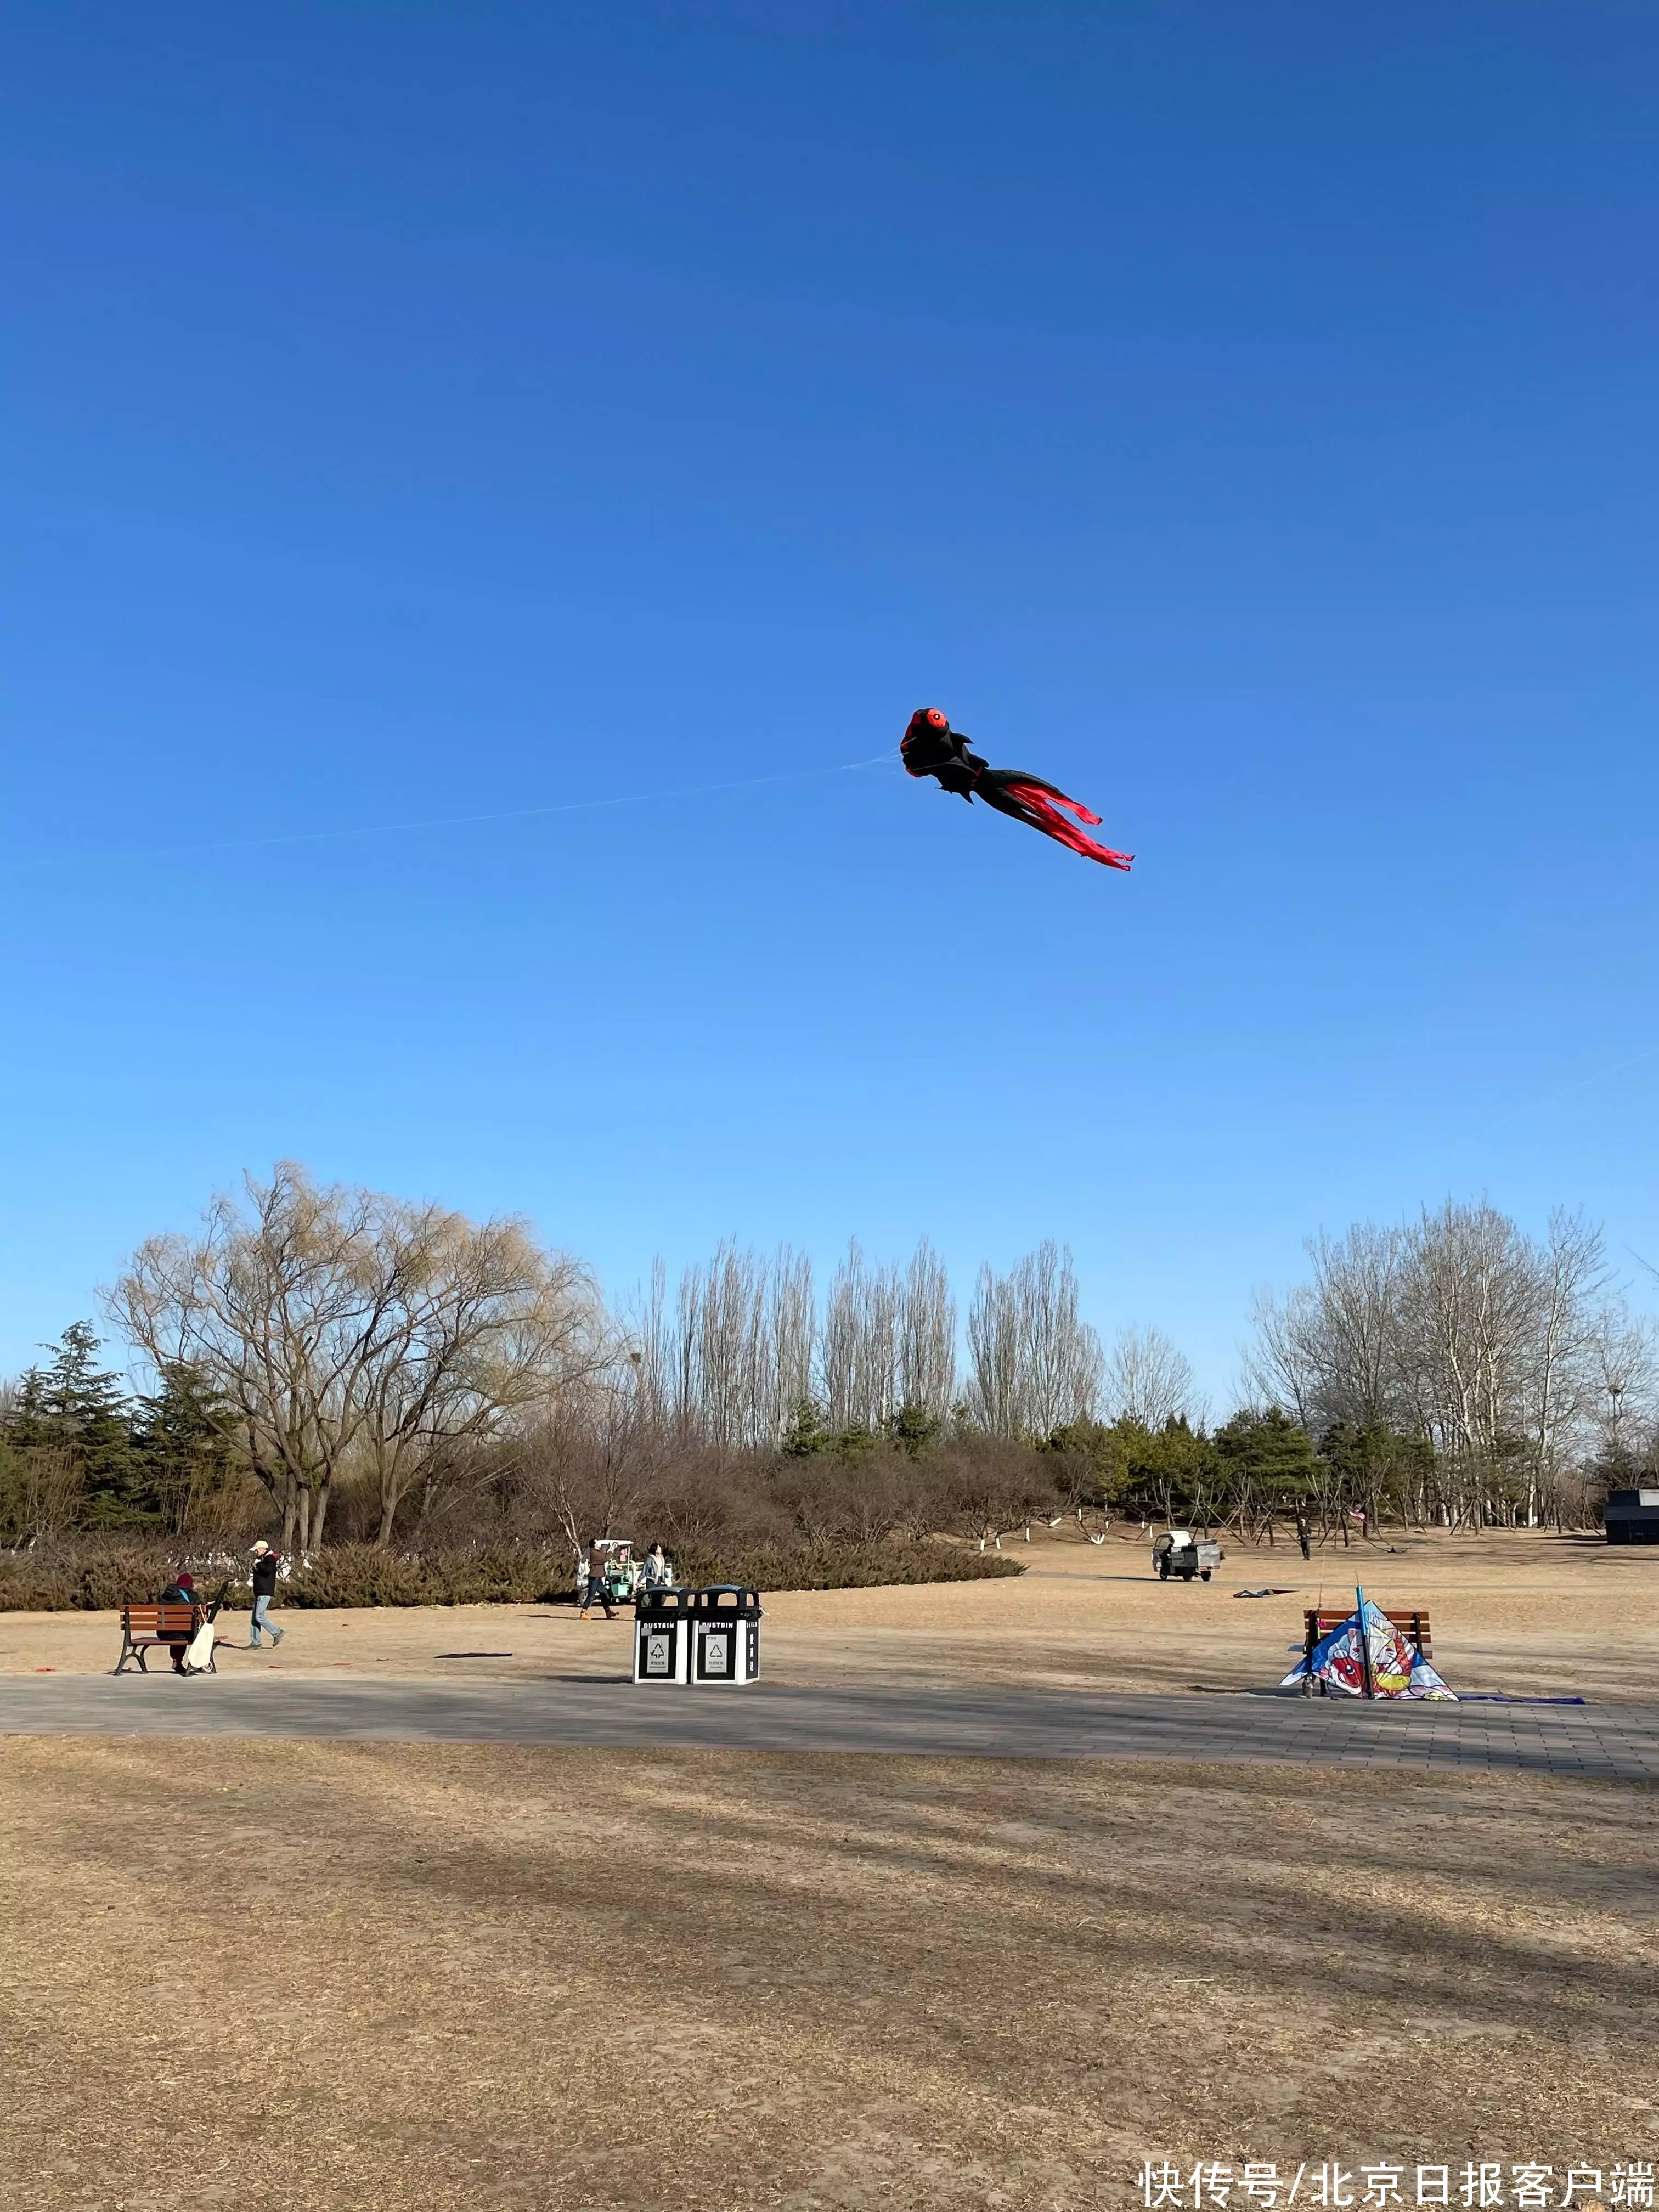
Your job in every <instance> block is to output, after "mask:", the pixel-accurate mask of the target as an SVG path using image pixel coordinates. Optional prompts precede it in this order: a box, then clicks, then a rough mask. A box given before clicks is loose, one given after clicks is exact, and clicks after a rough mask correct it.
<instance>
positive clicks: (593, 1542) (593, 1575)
mask: <svg viewBox="0 0 1659 2212" xmlns="http://www.w3.org/2000/svg"><path fill="white" fill-rule="evenodd" d="M584 1567H585V1568H586V1575H584V1573H583V1571H582V1570H583V1568H584ZM576 1597H577V1601H578V1610H577V1613H576V1618H577V1620H586V1619H587V1614H588V1608H589V1607H591V1606H592V1605H593V1604H594V1603H596V1602H597V1603H599V1604H600V1605H602V1606H603V1607H605V1619H606V1620H615V1619H616V1618H617V1608H616V1607H615V1606H613V1605H612V1604H611V1584H610V1582H609V1581H608V1579H607V1578H606V1575H605V1554H604V1553H603V1552H601V1551H600V1549H599V1538H598V1537H597V1536H590V1537H589V1538H588V1540H587V1549H586V1552H585V1553H583V1555H582V1558H581V1560H580V1563H579V1564H578V1565H577V1568H576Z"/></svg>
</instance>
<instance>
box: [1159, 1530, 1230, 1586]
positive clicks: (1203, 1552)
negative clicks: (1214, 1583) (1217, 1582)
mask: <svg viewBox="0 0 1659 2212" xmlns="http://www.w3.org/2000/svg"><path fill="white" fill-rule="evenodd" d="M1226 1556H1227V1554H1226V1553H1225V1552H1224V1551H1223V1550H1222V1548H1221V1547H1220V1545H1219V1544H1211V1543H1200V1541H1198V1539H1197V1538H1196V1537H1195V1536H1194V1534H1193V1532H1192V1530H1191V1529H1190V1528H1166V1529H1164V1532H1163V1534H1161V1535H1158V1536H1155V1537H1154V1538H1153V1539H1152V1565H1153V1566H1154V1567H1155V1568H1156V1569H1157V1571H1158V1580H1159V1582H1161V1583H1167V1582H1168V1581H1169V1580H1170V1577H1172V1576H1173V1577H1176V1578H1177V1579H1178V1580H1179V1581H1181V1582H1183V1583H1189V1582H1191V1580H1192V1579H1193V1577H1194V1575H1196V1576H1197V1577H1198V1579H1199V1580H1200V1582H1201V1583H1206V1582H1208V1581H1209V1579H1210V1577H1211V1576H1212V1574H1213V1573H1214V1572H1215V1571H1216V1569H1217V1568H1218V1566H1219V1565H1221V1562H1222V1561H1223V1559H1225V1558H1226Z"/></svg>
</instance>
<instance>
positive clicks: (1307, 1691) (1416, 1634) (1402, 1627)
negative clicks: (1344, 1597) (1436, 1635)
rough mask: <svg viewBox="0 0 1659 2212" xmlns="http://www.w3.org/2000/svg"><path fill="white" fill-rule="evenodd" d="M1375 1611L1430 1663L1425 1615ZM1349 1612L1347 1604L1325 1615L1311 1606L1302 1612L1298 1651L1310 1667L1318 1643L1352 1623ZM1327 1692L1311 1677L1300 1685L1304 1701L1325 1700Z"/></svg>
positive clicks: (1325, 1686)
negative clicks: (1300, 1646)
mask: <svg viewBox="0 0 1659 2212" xmlns="http://www.w3.org/2000/svg"><path fill="white" fill-rule="evenodd" d="M1376 1609H1377V1611H1378V1612H1379V1613H1381V1614H1382V1615H1383V1619H1384V1620H1389V1621H1392V1622H1393V1623H1394V1626H1395V1627H1396V1628H1397V1629H1398V1630H1399V1631H1400V1633H1401V1635H1402V1636H1403V1637H1404V1638H1406V1640H1407V1643H1408V1644H1411V1645H1412V1646H1413V1649H1414V1650H1416V1653H1417V1656H1418V1657H1419V1659H1426V1660H1428V1661H1429V1662H1431V1663H1432V1662H1433V1659H1434V1639H1433V1638H1432V1637H1431V1635H1430V1633H1429V1616H1428V1614H1427V1613H1390V1612H1389V1608H1388V1607H1386V1606H1382V1605H1380V1606H1378V1607H1377V1608H1376ZM1353 1610H1354V1609H1353V1607H1352V1606H1351V1605H1345V1606H1343V1607H1340V1608H1339V1609H1338V1610H1336V1611H1334V1612H1330V1613H1327V1612H1325V1611H1323V1610H1322V1609H1321V1610H1318V1611H1316V1610H1315V1608H1314V1607H1312V1606H1310V1607H1308V1608H1307V1610H1306V1611H1305V1612H1304V1614H1303V1616H1302V1635H1303V1643H1302V1650H1303V1656H1304V1658H1305V1659H1306V1660H1307V1661H1308V1662H1309V1664H1310V1665H1311V1664H1312V1662H1313V1656H1314V1647H1315V1645H1316V1644H1322V1643H1323V1642H1324V1640H1325V1638H1327V1637H1328V1635H1329V1634H1330V1632H1331V1631H1332V1630H1333V1629H1334V1628H1340V1627H1341V1626H1342V1624H1343V1622H1344V1621H1345V1620H1352V1619H1353ZM1330 1693H1331V1692H1330V1685H1329V1683H1328V1682H1319V1681H1316V1680H1314V1679H1313V1677H1312V1676H1311V1675H1310V1676H1308V1677H1307V1679H1306V1680H1304V1682H1303V1685H1302V1694H1303V1696H1304V1698H1314V1697H1319V1698H1328V1697H1329V1695H1330Z"/></svg>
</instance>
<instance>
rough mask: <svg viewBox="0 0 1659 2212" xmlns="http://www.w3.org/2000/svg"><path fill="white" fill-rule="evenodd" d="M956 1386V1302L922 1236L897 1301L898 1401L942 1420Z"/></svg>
mask: <svg viewBox="0 0 1659 2212" xmlns="http://www.w3.org/2000/svg"><path fill="white" fill-rule="evenodd" d="M956 1383H957V1302H956V1300H955V1299H954V1298H953V1297H951V1283H950V1278H949V1277H948V1276H947V1275H946V1273H945V1263H944V1262H943V1261H941V1260H940V1258H939V1255H938V1253H937V1252H935V1251H934V1249H933V1246H932V1245H931V1244H930V1243H928V1241H927V1238H926V1237H923V1238H922V1240H921V1243H919V1244H918V1245H917V1247H916V1249H915V1252H914V1254H913V1255H911V1260H910V1265H909V1267H908V1268H907V1269H906V1270H905V1275H904V1283H903V1286H902V1291H901V1293H900V1298H899V1314H898V1396H899V1403H900V1405H901V1406H906V1407H914V1408H915V1410H916V1411H918V1412H920V1413H927V1414H928V1415H930V1416H931V1417H932V1418H933V1419H934V1420H936V1421H942V1420H943V1419H945V1415H946V1414H947V1413H949V1412H950V1411H951V1407H952V1406H953V1405H954V1403H955V1402H956Z"/></svg>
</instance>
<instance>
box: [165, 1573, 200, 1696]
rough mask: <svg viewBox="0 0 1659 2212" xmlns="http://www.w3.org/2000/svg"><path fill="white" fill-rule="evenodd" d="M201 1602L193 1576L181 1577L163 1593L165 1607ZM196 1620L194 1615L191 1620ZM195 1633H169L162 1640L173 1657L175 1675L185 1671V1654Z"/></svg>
mask: <svg viewBox="0 0 1659 2212" xmlns="http://www.w3.org/2000/svg"><path fill="white" fill-rule="evenodd" d="M200 1602H201V1601H200V1600H199V1599H198V1598H197V1595H196V1582H195V1577H193V1576H191V1575H180V1576H179V1577H178V1578H177V1580H176V1581H173V1582H170V1583H168V1584H167V1588H166V1589H164V1590H163V1591H162V1592H161V1603H162V1604H163V1605H191V1606H193V1605H198V1604H199V1603H200ZM194 1618H195V1616H194V1614H192V1615H191V1619H192V1620H194ZM193 1634H194V1630H193V1629H189V1628H186V1629H183V1630H180V1631H179V1632H176V1633H174V1632H169V1633H168V1634H167V1636H166V1637H165V1638H163V1639H162V1640H163V1642H164V1643H165V1644H166V1645H167V1650H169V1651H170V1652H171V1653H172V1655H173V1673H174V1674H183V1673H184V1671H185V1652H186V1651H187V1650H189V1648H190V1639H191V1636H192V1635H193Z"/></svg>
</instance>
